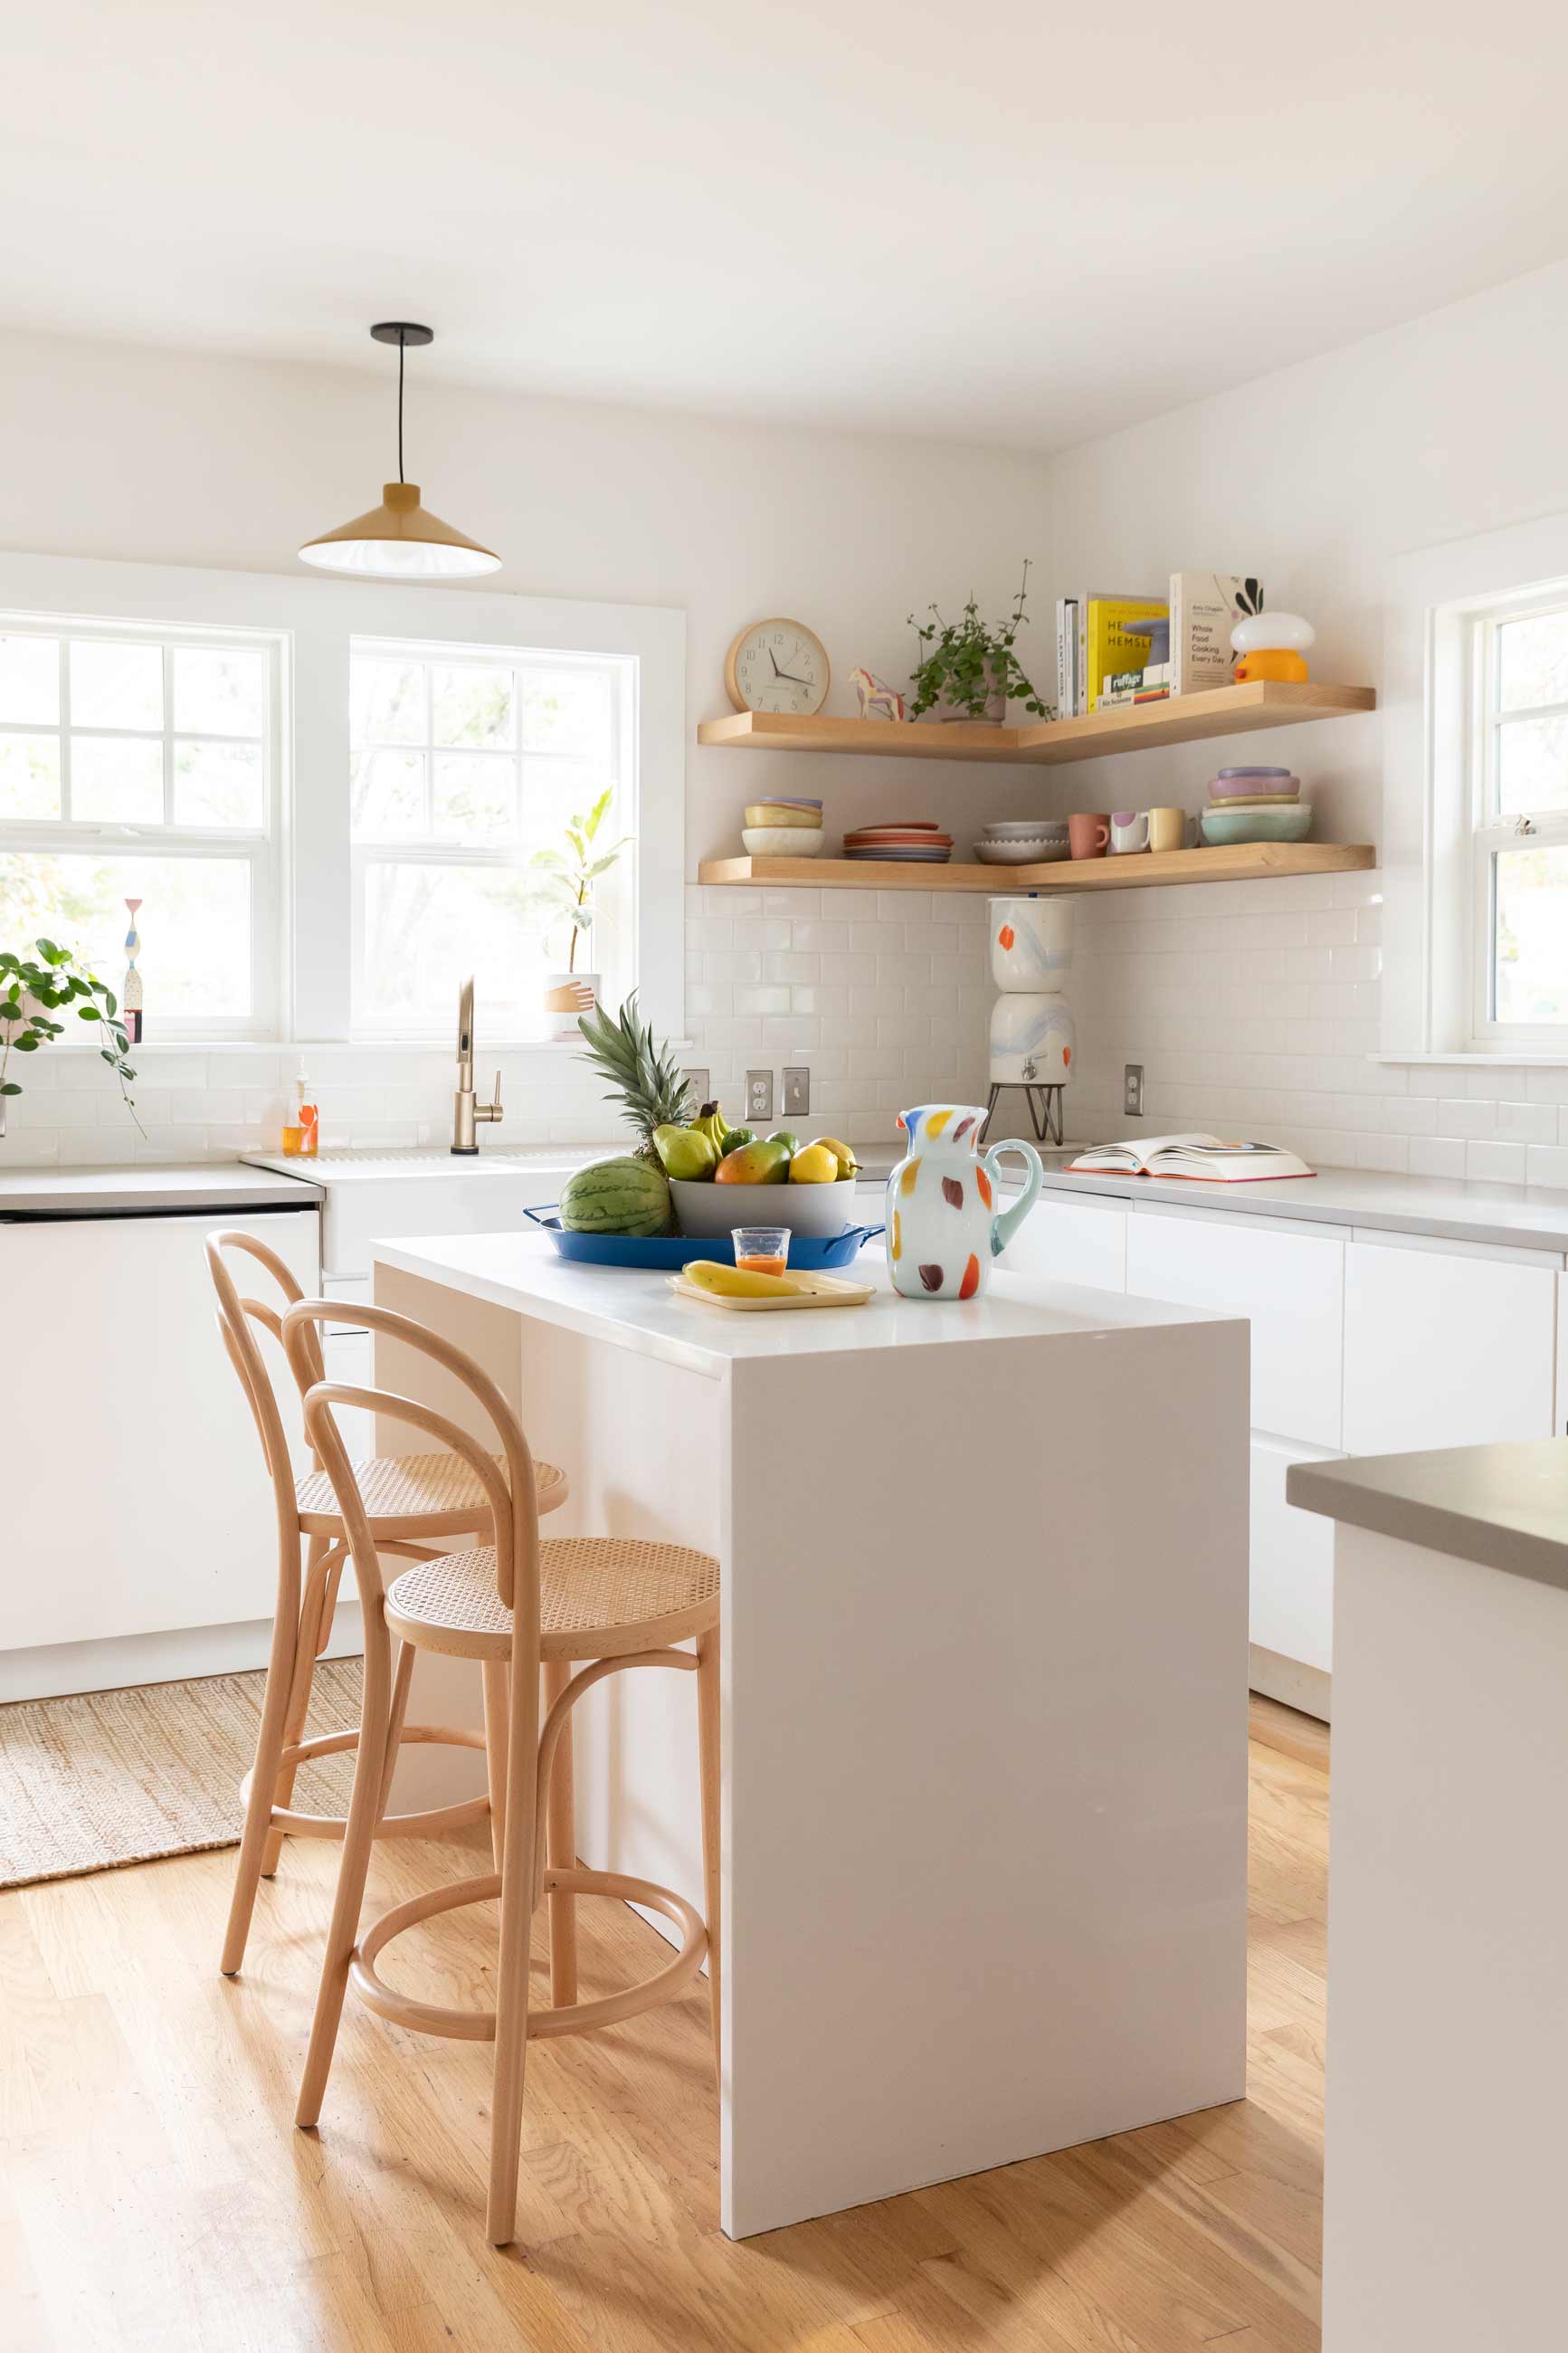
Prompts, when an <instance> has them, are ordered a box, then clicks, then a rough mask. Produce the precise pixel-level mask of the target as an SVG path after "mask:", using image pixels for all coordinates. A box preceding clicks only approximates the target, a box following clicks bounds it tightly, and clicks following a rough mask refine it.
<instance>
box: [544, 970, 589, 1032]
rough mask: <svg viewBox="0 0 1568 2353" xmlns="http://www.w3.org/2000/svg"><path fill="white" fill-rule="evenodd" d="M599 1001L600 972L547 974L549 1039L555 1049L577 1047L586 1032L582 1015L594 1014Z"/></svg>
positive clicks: (546, 993)
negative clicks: (579, 1022)
mask: <svg viewBox="0 0 1568 2353" xmlns="http://www.w3.org/2000/svg"><path fill="white" fill-rule="evenodd" d="M598 1001H599V976H598V974H597V973H596V972H547V973H546V974H545V976H544V1024H545V1036H546V1037H547V1038H548V1039H550V1041H551V1043H552V1045H557V1044H562V1043H565V1044H569V1045H573V1046H575V1045H577V1044H578V1043H579V1042H580V1040H581V1037H582V1032H581V1031H580V1030H579V1029H578V1027H577V1018H578V1016H579V1014H583V1013H592V1011H593V1010H594V1008H595V1005H596V1004H597V1003H598Z"/></svg>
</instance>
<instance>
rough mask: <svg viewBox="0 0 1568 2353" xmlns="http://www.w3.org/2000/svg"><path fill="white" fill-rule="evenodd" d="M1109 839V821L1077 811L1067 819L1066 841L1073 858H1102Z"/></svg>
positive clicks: (1108, 819)
mask: <svg viewBox="0 0 1568 2353" xmlns="http://www.w3.org/2000/svg"><path fill="white" fill-rule="evenodd" d="M1109 841H1110V818H1108V817H1105V816H1103V815H1099V816H1097V815H1094V814H1092V813H1086V812H1085V811H1083V810H1082V809H1080V810H1079V811H1078V813H1077V815H1076V816H1073V817H1069V818H1068V843H1069V844H1070V846H1071V849H1072V854H1073V856H1074V857H1075V858H1103V857H1104V855H1105V849H1106V844H1107V843H1108V842H1109Z"/></svg>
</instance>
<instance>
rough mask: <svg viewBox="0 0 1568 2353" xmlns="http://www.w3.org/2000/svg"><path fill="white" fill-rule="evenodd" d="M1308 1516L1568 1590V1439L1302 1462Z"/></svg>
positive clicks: (1293, 1497) (1290, 1492)
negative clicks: (1336, 1522) (1335, 1521)
mask: <svg viewBox="0 0 1568 2353" xmlns="http://www.w3.org/2000/svg"><path fill="white" fill-rule="evenodd" d="M1285 1495H1286V1500H1287V1502H1289V1503H1291V1504H1295V1505H1297V1507H1298V1508H1299V1509H1300V1510H1301V1511H1303V1512H1319V1513H1321V1514H1322V1515H1323V1516H1324V1518H1326V1519H1331V1520H1342V1521H1344V1522H1345V1523H1346V1524H1347V1525H1349V1526H1351V1527H1355V1528H1371V1529H1373V1531H1375V1533H1376V1534H1377V1535H1385V1536H1394V1537H1396V1538H1397V1539H1398V1541H1399V1542H1400V1543H1401V1544H1412V1545H1422V1546H1425V1547H1426V1549H1427V1550H1428V1551H1429V1552H1441V1553H1447V1554H1449V1555H1451V1556H1453V1557H1454V1558H1455V1559H1457V1560H1470V1561H1475V1562H1477V1563H1478V1564H1479V1566H1480V1567H1483V1568H1500V1569H1503V1570H1506V1571H1507V1572H1508V1573H1509V1574H1510V1576H1513V1577H1531V1578H1533V1579H1534V1581H1535V1582H1536V1583H1537V1584H1540V1585H1557V1586H1561V1587H1563V1588H1564V1589H1568V1438H1531V1439H1521V1440H1517V1441H1515V1442H1513V1443H1511V1444H1507V1445H1496V1446H1447V1447H1443V1448H1440V1449H1439V1450H1438V1451H1436V1452H1434V1453H1430V1454H1371V1455H1364V1456H1363V1457H1362V1459H1361V1460H1360V1461H1354V1462H1295V1463H1292V1464H1291V1466H1290V1469H1289V1472H1287V1474H1286V1481H1285Z"/></svg>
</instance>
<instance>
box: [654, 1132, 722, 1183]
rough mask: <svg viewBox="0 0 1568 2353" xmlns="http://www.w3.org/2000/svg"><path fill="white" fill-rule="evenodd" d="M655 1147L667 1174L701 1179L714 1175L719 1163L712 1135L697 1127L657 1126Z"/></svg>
mask: <svg viewBox="0 0 1568 2353" xmlns="http://www.w3.org/2000/svg"><path fill="white" fill-rule="evenodd" d="M653 1148H654V1150H655V1151H656V1152H657V1153H658V1156H659V1159H660V1160H661V1161H662V1162H663V1164H664V1173H665V1175H666V1176H679V1177H684V1178H686V1179H687V1180H688V1181H699V1180H700V1179H701V1178H702V1177H705V1176H712V1174H713V1172H714V1170H715V1169H716V1168H717V1166H718V1165H719V1154H718V1151H717V1149H716V1147H715V1145H714V1143H713V1139H712V1137H711V1136H709V1135H705V1134H702V1133H701V1132H700V1130H699V1129H697V1128H695V1127H656V1128H655V1129H654V1132H653Z"/></svg>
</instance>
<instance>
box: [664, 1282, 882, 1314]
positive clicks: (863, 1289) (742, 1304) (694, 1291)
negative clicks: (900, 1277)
mask: <svg viewBox="0 0 1568 2353" xmlns="http://www.w3.org/2000/svg"><path fill="white" fill-rule="evenodd" d="M796 1280H797V1281H798V1282H802V1283H804V1284H805V1286H806V1287H805V1290H803V1291H797V1292H794V1293H791V1294H790V1296H789V1297H787V1298H785V1297H783V1296H780V1297H779V1298H777V1299H724V1298H721V1296H720V1294H719V1293H717V1292H716V1291H699V1290H698V1288H697V1285H696V1284H695V1283H694V1282H687V1280H686V1277H685V1276H684V1275H683V1274H672V1275H671V1276H670V1278H669V1287H670V1289H671V1291H673V1292H675V1293H677V1295H678V1296H679V1297H680V1298H682V1299H700V1301H701V1302H702V1303H703V1305H704V1306H705V1307H739V1308H741V1309H742V1311H749V1310H750V1309H752V1308H753V1307H762V1308H766V1309H767V1310H768V1311H769V1312H770V1313H771V1312H772V1311H773V1309H774V1308H778V1307H864V1306H865V1304H866V1302H867V1301H868V1299H874V1298H875V1297H876V1292H875V1289H874V1287H873V1286H872V1285H871V1284H870V1283H868V1282H845V1281H844V1279H843V1277H842V1276H840V1275H836V1274H806V1273H805V1272H802V1273H800V1274H798V1275H797V1277H796Z"/></svg>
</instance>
